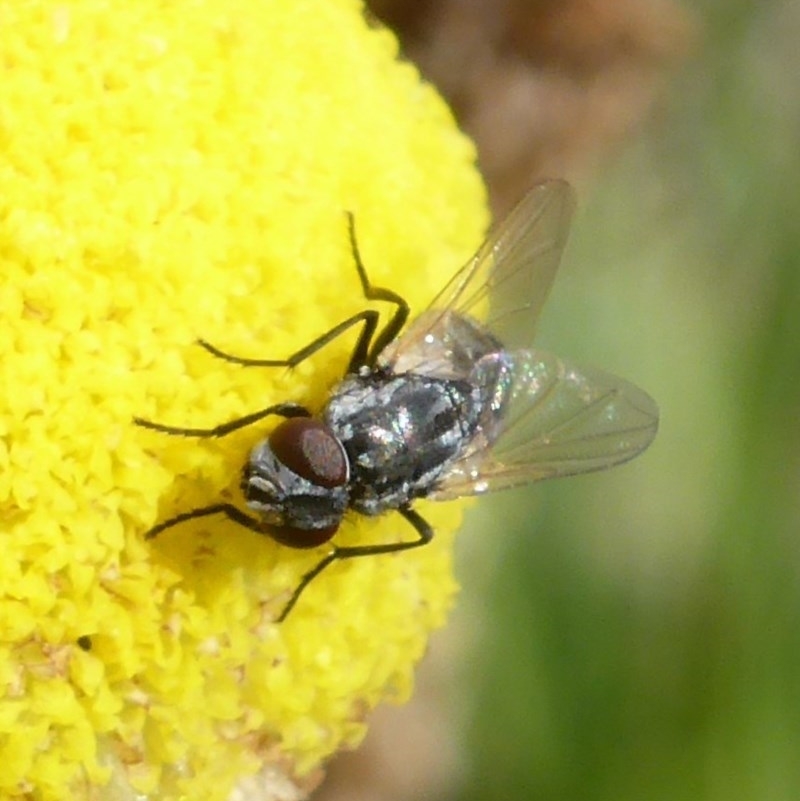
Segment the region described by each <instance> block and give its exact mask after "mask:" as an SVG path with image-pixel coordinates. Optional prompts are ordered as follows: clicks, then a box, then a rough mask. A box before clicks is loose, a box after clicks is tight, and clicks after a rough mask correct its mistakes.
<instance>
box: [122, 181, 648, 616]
mask: <svg viewBox="0 0 800 801" xmlns="http://www.w3.org/2000/svg"><path fill="white" fill-rule="evenodd" d="M574 206H575V199H574V192H573V190H572V188H571V187H570V185H569V184H567V183H566V182H564V181H560V180H553V181H546V182H544V183H541V184H538V185H537V186H535V187H534V188H533V189H532V190H531V191H530V192H529V193H528V195H527V196H526V197H525V198H524V199H523V200H522V202H521V203H520V204H519V205H518V206H517V207H516V208H515V209H514V210H513V211H512V212H511V214H510V215H509V217H508V218H507V219H506V220H505V221H504V222H503V223H502V224H501V225H499V226H498V227H497V228H496V229H495V230H494V232H493V233H492V234H491V235H490V236H489V238H488V239H487V241H486V242H485V243H484V244H483V245H482V246H481V248H480V249H479V250H478V252H477V253H476V254H475V256H474V257H473V258H472V259H470V261H468V262H467V264H466V265H465V266H464V267H462V268H461V269H460V270H459V271H458V272H457V273H456V274H455V275H454V276H453V278H452V279H451V280H450V282H449V283H448V284H447V285H446V286H445V287H444V289H443V290H442V291H441V292H440V293H439V294H438V295H437V296H436V298H435V299H434V300H433V302H432V303H431V304H430V306H429V307H428V308H427V309H426V310H425V311H423V312H422V313H421V314H420V315H419V316H418V317H416V318H415V319H414V320H412V321H411V322H410V324H409V325H408V326H407V327H406V323H407V321H408V317H409V306H408V304H407V303H406V301H405V300H404V299H403V298H402V297H400V295H398V294H397V293H395V292H393V291H391V290H389V289H385V288H381V287H377V286H373V285H372V284H371V283H370V281H369V278H368V276H367V271H366V269H365V267H364V265H363V263H362V261H361V256H360V254H359V250H358V245H357V242H356V236H355V226H354V220H353V216H352V215H351V214H349V215H348V222H349V235H350V244H351V248H352V254H353V261H354V264H355V268H356V271H357V273H358V277H359V280H360V282H361V287H362V290H363V293H364V297H365V298H366V299H367V300H370V301H385V302H388V303H390V304H392V305H393V306H394V310H393V312H392V314H391V315H390V316H389V318H388V320H387V321H386V322H385V323H384V324H383V325H382V326H381V325H380V317H379V314H378V312H377V311H375V310H372V309H366V310H363V311H360V312H358V313H357V314H354V315H353V316H351V317H349V318H348V319H346V320H344V321H342V322H341V323H339V324H338V325H336V326H334V327H333V328H332V329H331V330H329V331H327V332H325V333H324V334H322V335H321V336H319V337H317V338H316V339H315V340H314V341H313V342H311V343H309V344H308V345H306V346H305V347H303V348H301V349H300V350H298V351H297V352H296V353H294V354H292V355H291V356H289V357H288V358H286V359H246V358H240V357H237V356H232V355H230V354H228V353H225V352H224V351H221V350H219V349H218V348H216V347H214V346H213V345H211V344H209V343H208V342H205V341H202V340H201V341H200V342H199V344H200V345H201V346H202V347H203V348H205V350H206V351H208V352H209V353H211V354H213V355H214V356H216V357H219V358H221V359H225V360H226V361H228V362H232V363H234V364H238V365H242V366H245V367H290V368H291V367H295V366H296V365H298V364H299V363H300V362H302V361H304V360H305V359H307V358H308V357H309V356H311V355H313V354H314V353H316V352H317V351H318V350H319V349H320V348H322V347H324V346H325V345H326V344H328V343H329V342H331V341H332V340H334V339H335V338H337V337H338V336H340V335H341V334H343V333H344V332H346V331H348V330H349V329H351V328H360V332H359V336H358V339H357V341H356V344H355V347H354V349H353V351H352V355H351V357H350V362H349V365H348V367H347V370H346V371H345V375H344V377H343V379H342V380H341V381H340V382H339V383H338V384H337V385H336V386H335V387H334V388H333V389H332V391H331V393H330V396H329V397H328V400H327V402H326V404H325V406H324V408H323V409H322V411H321V413H320V414H319V415H317V416H315V415H312V413H311V411H310V410H309V409H307V408H306V407H305V406H303V405H301V404H298V403H293V402H286V403H278V404H274V405H271V406H268V407H266V408H264V409H260V410H259V411H256V412H253V413H251V414H248V415H245V416H244V417H241V418H238V419H235V420H231V421H230V422H227V423H223V424H221V425H218V426H216V427H214V428H208V429H203V428H177V427H173V426H167V425H162V424H160V423H154V422H151V421H148V420H143V419H141V418H136V420H135V422H136V423H137V424H138V425H140V426H143V427H145V428H149V429H153V430H156V431H161V432H164V433H167V434H175V435H180V436H189V437H224V436H225V435H227V434H230V433H231V432H232V431H237V430H239V429H241V428H244V427H246V426H250V425H252V424H254V423H256V422H258V421H259V420H262V419H263V418H266V417H268V416H272V415H275V416H278V417H281V418H283V420H282V421H281V422H280V423H278V425H277V426H276V427H275V428H274V429H273V431H272V432H271V433H270V434H268V435H267V437H266V438H264V439H261V440H259V441H258V442H257V443H256V445H255V447H254V448H253V449H252V451H251V453H250V456H249V458H248V460H247V462H246V464H245V466H244V469H243V471H242V476H241V489H242V493H243V496H244V502H245V504H244V505H245V507H246V511H245V510H243V509H241V508H240V507H239V506H237V505H234V504H232V503H227V502H219V503H214V504H211V505H209V506H205V507H202V508H199V509H193V510H191V511H188V512H184V513H183V514H179V515H177V516H175V517H172V518H170V519H169V520H166V521H164V522H162V523H159V524H158V525H156V526H155V527H154V528H152V529H150V531H149V532H148V533H147V535H146V536H147V537H148V538H153V537H155V536H157V535H158V534H160V533H161V532H163V531H165V530H166V529H168V528H172V527H173V526H175V525H177V524H179V523H182V522H184V521H187V520H191V519H195V518H200V517H208V516H212V515H223V516H227V517H228V518H229V519H231V520H233V521H234V522H236V523H238V524H240V525H242V526H244V527H246V528H248V529H251V530H252V531H255V532H257V533H258V534H264V535H268V536H270V537H272V538H273V539H274V540H276V541H277V542H278V543H280V544H281V545H285V546H288V547H291V548H316V547H318V546H322V545H324V544H326V543H329V541H330V540H331V538H332V537H333V536H334V534H335V533H336V531H337V529H338V528H339V526H340V525H341V523H342V520H343V517H344V515H345V512H346V511H347V510H348V509H352V510H354V511H355V512H358V513H360V514H363V515H367V516H374V515H380V514H383V513H385V512H389V511H396V512H398V513H399V514H400V515H401V516H402V517H404V518H405V520H406V521H407V522H408V523H409V524H410V526H411V528H412V529H413V530H414V532H415V534H416V538H415V539H413V540H402V541H395V542H388V543H374V544H365V545H356V546H347V547H345V546H339V545H335V544H331V545H329V546H328V550H327V553H326V554H325V555H324V556H322V557H321V559H320V561H319V562H318V563H317V564H316V566H315V567H314V568H313V569H311V570H310V571H309V572H308V573H306V574H305V576H303V578H302V579H301V580H300V582H299V584H298V586H297V587H296V588H295V589H294V591H293V593H292V595H291V597H290V598H289V600H288V602H287V603H286V605H285V606H284V608H283V610H282V612H281V613H280V616H279V617H278V618H277V619H278V621H283V620H284V619H285V618H286V616H287V615H288V614H289V612H290V611H291V610H292V609H293V608H294V606H295V604H296V603H297V601H298V599H299V598H300V596H301V594H302V593H303V591H304V590H305V589H306V588H307V587H308V585H309V584H310V583H311V582H312V581H313V580H314V579H315V578H316V577H317V576H319V575H320V573H322V571H323V570H325V569H326V568H327V567H328V566H329V565H331V564H332V563H333V562H336V561H340V560H344V559H353V558H357V557H364V556H375V555H379V554H388V553H396V552H398V551H405V550H408V549H410V548H416V547H419V546H421V545H424V544H426V543H428V542H430V541H431V539H432V538H433V530H432V528H431V526H430V525H429V523H428V522H427V521H426V520H425V519H424V518H423V517H422V515H421V514H420V513H419V512H417V511H416V510H415V509H414V502H415V501H416V500H417V499H418V498H429V499H432V500H450V499H453V498H458V497H462V496H465V495H475V494H480V493H483V492H488V491H493V490H500V489H506V488H509V487H515V486H518V485H520V484H527V483H529V482H534V481H539V480H541V479H545V478H553V477H557V476H568V475H574V474H578V473H586V472H589V471H592V470H602V469H604V468H608V467H611V466H612V465H616V464H619V463H621V462H625V461H627V460H629V459H632V458H633V457H634V456H636V455H637V454H639V453H640V452H641V451H643V450H644V449H645V448H646V447H647V446H648V445H649V444H650V442H651V440H652V439H653V437H654V436H655V433H656V429H657V426H658V409H657V407H656V404H655V403H654V401H653V400H652V399H651V398H650V397H649V396H648V395H647V394H646V393H645V392H643V391H642V390H641V389H638V388H637V387H635V386H633V385H632V384H629V383H628V382H627V381H624V380H623V379H621V378H617V377H616V376H613V375H610V374H608V373H604V372H601V371H598V370H585V369H578V368H576V367H574V366H572V365H571V364H569V363H567V362H565V361H563V360H561V359H559V358H558V357H556V356H553V355H551V354H549V353H546V352H544V351H541V350H538V349H535V348H533V347H532V345H531V342H532V338H533V331H534V327H535V325H536V322H537V319H538V317H539V314H540V312H541V309H542V306H543V304H544V301H545V298H546V297H547V294H548V292H549V290H550V287H551V285H552V282H553V279H554V276H555V272H556V269H557V267H558V262H559V260H560V256H561V252H562V250H563V248H564V245H565V242H566V238H567V231H568V227H569V223H570V219H571V216H572V212H573V210H574ZM404 328H405V330H403V329H404Z"/></svg>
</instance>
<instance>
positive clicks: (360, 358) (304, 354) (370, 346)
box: [197, 212, 410, 373]
mask: <svg viewBox="0 0 800 801" xmlns="http://www.w3.org/2000/svg"><path fill="white" fill-rule="evenodd" d="M347 226H348V233H349V236H350V249H351V251H352V253H353V261H354V263H355V265H356V272H357V273H358V279H359V281H360V282H361V290H362V292H363V293H364V297H365V298H366V299H367V300H380V301H386V302H387V303H394V304H395V306H396V307H397V308H396V309H395V311H394V314H392V316H391V318H390V319H389V322H388V323H386V325H385V326H384V327H383V328H382V329H381V330H380V331H379V332H378V333H377V336H376V331H377V329H378V322H379V316H378V312H376V311H374V310H372V309H366V310H364V311H361V312H358V313H357V314H354V315H353V316H352V317H348V318H347V319H346V320H343V321H342V322H341V323H339V324H338V325H335V326H334V327H333V328H331V329H330V331H326V332H325V333H324V334H322V335H321V336H318V337H317V338H316V339H315V340H313V341H312V342H310V343H309V344H308V345H306V346H305V347H303V348H300V350H298V351H297V352H296V353H293V354H292V355H291V356H289V357H288V358H286V359H244V358H241V357H239V356H233V355H231V354H230V353H226V352H225V351H222V350H220V349H219V348H217V347H215V346H214V345H212V344H211V343H209V342H207V341H206V340H204V339H200V340H198V343H197V344H198V345H200V347H202V348H204V349H205V350H207V351H208V352H209V353H210V354H211V355H212V356H216V357H217V358H219V359H224V360H225V361H226V362H231V363H232V364H240V365H242V366H243V367H290V368H291V367H296V366H297V365H298V364H300V362H302V361H305V360H306V359H307V358H309V356H313V355H314V354H315V353H316V352H317V351H318V350H320V349H321V348H324V347H325V345H327V344H328V343H329V342H332V341H333V340H334V339H336V338H337V337H338V336H340V335H341V334H343V333H344V332H345V331H347V330H348V329H349V328H352V327H353V326H354V325H357V324H358V323H360V322H363V323H364V327H363V328H362V329H361V333H360V334H359V335H358V341H357V342H356V344H355V347H354V348H353V353H352V354H351V356H350V363H349V364H348V366H347V372H348V373H356V372H358V369H359V368H360V367H364V366H365V365H366V366H369V367H373V366H374V365H375V360H376V359H377V357H378V354H379V353H380V352H381V351H382V350H383V349H384V348H385V347H386V346H387V345H388V344H389V343H390V342H392V341H393V340H394V339H395V338H396V337H397V335H398V334H399V333H400V331H401V330H402V328H403V326H404V325H405V323H406V320H407V319H408V315H409V312H410V309H409V305H408V303H407V302H406V300H405V299H404V298H402V297H401V296H400V295H398V294H397V293H396V292H393V291H392V290H391V289H385V288H384V287H379V286H373V285H372V284H371V283H370V280H369V276H368V275H367V270H366V268H365V267H364V263H363V262H362V261H361V253H360V251H359V249H358V242H357V240H356V224H355V218H354V217H353V214H352V213H351V212H347Z"/></svg>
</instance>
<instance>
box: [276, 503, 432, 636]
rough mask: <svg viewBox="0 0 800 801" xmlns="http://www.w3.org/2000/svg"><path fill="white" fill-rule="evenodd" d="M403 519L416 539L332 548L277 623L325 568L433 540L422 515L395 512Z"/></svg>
mask: <svg viewBox="0 0 800 801" xmlns="http://www.w3.org/2000/svg"><path fill="white" fill-rule="evenodd" d="M397 511H398V512H400V514H401V515H403V517H404V518H405V519H406V520H408V522H409V523H411V525H412V526H413V527H414V530H415V531H416V532H417V535H418V538H417V539H416V540H410V541H407V542H386V543H382V544H378V545H354V546H351V547H345V548H340V547H338V546H336V547H334V548H333V550H332V551H331V552H330V553H329V554H328V555H327V556H326V557H325V558H324V559H322V560H320V561H319V562H318V563H317V564H316V565H315V566H314V567H313V568H311V570H309V571H308V573H306V574H305V575H304V576H303V578H302V579H300V583H299V584H298V585H297V587H296V588H295V591H294V592H293V593H292V597H291V598H290V599H289V601H288V603H287V604H286V606H284V607H283V611H282V612H281V614H280V617H279V618H278V623H282V622H283V621H284V620H286V617H287V615H288V614H289V612H291V611H292V609H294V606H295V604H296V603H297V602H298V601H299V600H300V596H301V595H302V594H303V591H304V590H305V589H306V587H308V585H309V584H310V583H311V582H312V581H313V580H314V579H315V578H316V577H317V576H318V575H319V574H320V573H322V571H323V570H325V568H326V567H328V566H330V565H332V564H333V563H334V562H338V561H339V560H341V559H356V558H358V557H361V556H379V555H381V554H387V553H397V552H398V551H408V550H410V549H411V548H419V547H420V545H427V544H428V543H429V542H430V541H431V540H432V539H433V529H432V528H431V525H430V523H428V521H427V520H425V518H424V517H422V515H420V514H418V513H417V512H415V511H414V510H413V509H411V508H410V507H403V508H401V509H398V510H397Z"/></svg>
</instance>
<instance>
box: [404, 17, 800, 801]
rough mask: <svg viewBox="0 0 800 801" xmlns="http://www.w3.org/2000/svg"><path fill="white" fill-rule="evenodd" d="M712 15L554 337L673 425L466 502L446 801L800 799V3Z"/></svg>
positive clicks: (553, 320) (592, 227)
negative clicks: (577, 466) (619, 461)
mask: <svg viewBox="0 0 800 801" xmlns="http://www.w3.org/2000/svg"><path fill="white" fill-rule="evenodd" d="M696 10H697V13H698V17H699V19H700V22H701V25H702V26H703V30H702V32H701V40H700V41H699V43H698V45H697V47H696V49H695V53H694V55H693V56H692V57H691V58H690V59H689V61H688V62H687V63H686V64H685V65H684V67H683V70H682V72H681V74H680V75H678V76H677V77H676V78H675V80H674V81H673V82H672V85H671V90H670V97H671V99H670V101H669V103H668V106H667V108H666V110H662V112H661V113H660V114H659V116H658V119H656V120H652V121H651V122H650V123H649V125H648V128H647V130H645V131H644V132H643V135H642V136H640V137H638V138H637V141H636V144H634V145H633V146H632V147H631V148H628V149H627V150H626V151H625V152H624V153H623V154H622V155H621V157H620V158H619V159H618V160H617V161H616V162H615V163H614V164H613V166H611V167H610V168H606V172H605V173H604V174H603V175H602V176H600V179H599V180H598V181H597V182H596V183H595V185H594V190H593V192H592V194H591V196H589V197H582V199H581V212H580V213H579V215H578V218H577V219H576V221H575V225H574V228H573V236H572V239H571V242H570V245H569V246H568V249H567V254H566V257H565V261H564V264H563V268H562V271H561V274H560V276H559V279H558V281H557V285H556V289H555V291H554V293H553V295H552V297H551V299H550V301H549V305H548V309H547V310H546V312H545V315H544V319H543V321H542V329H541V337H540V341H541V343H542V344H543V346H545V347H547V348H548V349H550V350H553V351H555V352H557V353H558V354H560V355H562V356H565V357H568V358H570V359H571V360H574V361H577V362H578V363H590V364H596V365H598V366H602V367H603V368H605V369H608V370H611V371H613V372H616V373H618V374H620V375H622V376H624V377H626V378H628V379H629V380H632V381H634V382H635V383H637V384H640V385H641V386H642V387H644V388H646V389H647V390H648V391H649V392H650V393H651V394H652V395H653V396H654V397H655V398H656V400H657V401H658V403H659V405H660V408H661V427H660V431H659V435H658V437H657V439H656V441H655V443H654V445H653V446H652V447H651V449H650V450H649V451H648V452H647V453H646V454H645V455H644V456H642V457H640V458H639V459H637V460H636V461H635V462H632V463H630V464H628V465H625V466H623V467H620V468H617V469H615V470H614V471H611V472H608V473H600V474H595V475H592V476H586V477H581V478H575V479H569V480H564V481H560V482H552V483H545V484H541V485H538V486H536V487H533V488H529V489H526V490H524V491H520V492H516V493H514V494H512V495H505V496H501V497H496V498H494V499H486V500H485V501H481V503H480V504H479V505H478V506H477V507H476V509H475V510H474V511H473V513H472V514H471V516H470V523H469V526H468V529H470V530H471V531H470V530H468V531H466V532H465V534H464V536H462V537H461V545H462V546H463V547H462V550H461V554H460V563H459V566H458V575H459V577H460V579H461V581H462V584H463V585H464V586H465V587H466V588H468V589H467V591H465V592H464V594H463V596H462V599H463V604H462V607H461V609H460V611H459V612H458V613H457V618H458V619H459V620H460V623H461V625H462V626H466V627H470V628H472V629H474V627H475V626H476V624H480V627H481V630H480V632H479V633H478V634H476V635H475V637H474V643H473V646H472V650H471V651H470V652H469V655H468V657H467V658H466V662H465V664H463V665H461V666H460V667H459V668H458V669H457V672H459V673H460V675H461V676H462V678H463V679H464V684H465V685H466V686H468V687H469V688H470V690H469V692H468V693H467V697H466V699H465V698H464V697H462V696H460V697H459V699H458V700H457V704H458V705H459V707H460V708H461V709H462V712H463V716H464V719H463V725H462V737H463V740H464V743H465V746H466V748H467V749H468V751H467V753H468V756H467V761H466V771H467V773H466V775H465V777H464V781H463V785H462V786H461V788H460V789H458V790H454V791H453V794H452V796H451V799H452V801H484V799H492V800H493V801H499V799H541V800H542V801H557V800H560V799H569V800H570V801H572V800H573V799H581V800H582V801H601V800H603V801H605V799H609V800H610V799H613V800H614V801H627V799H631V800H633V799H636V801H643V800H645V799H646V800H647V801H658V800H659V799H665V800H666V799H669V801H679V800H680V799H697V800H698V801H736V800H737V799H748V801H752V799H759V800H760V799H764V800H765V801H782V799H787V801H789V800H791V801H797V799H800V578H799V577H798V576H799V575H800V514H798V512H800V499H799V496H798V484H800V226H799V225H798V217H799V216H800V9H798V7H797V4H796V3H788V2H786V3H778V2H762V3H759V4H753V5H749V4H744V3H740V2H728V3H724V2H705V3H701V4H697V6H696ZM481 587H483V590H484V593H485V595H484V596H482V597H481V596H480V588H481ZM459 620H457V621H456V625H458V623H459ZM462 686H463V685H462ZM454 692H457V691H456V690H454ZM410 769H412V770H413V767H411V766H410Z"/></svg>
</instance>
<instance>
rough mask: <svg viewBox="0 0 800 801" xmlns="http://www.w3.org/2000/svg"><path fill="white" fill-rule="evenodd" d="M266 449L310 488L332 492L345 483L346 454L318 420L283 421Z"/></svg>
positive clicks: (298, 418) (346, 469)
mask: <svg viewBox="0 0 800 801" xmlns="http://www.w3.org/2000/svg"><path fill="white" fill-rule="evenodd" d="M269 446H270V448H271V449H272V452H273V453H274V454H275V456H276V458H277V459H278V460H279V461H280V462H281V463H282V464H284V465H286V467H288V468H289V469H290V470H291V471H292V472H293V473H296V474H297V475H298V476H300V477H301V478H304V479H306V480H307V481H310V482H311V483H312V484H316V485H317V486H319V487H327V488H332V487H341V486H342V485H343V484H346V483H347V479H348V477H349V466H348V463H347V454H346V453H345V452H344V448H343V447H342V443H341V442H339V440H338V439H336V437H335V436H334V435H333V432H332V431H331V430H330V428H328V426H326V425H325V424H324V423H322V422H320V421H319V420H312V419H311V418H308V417H290V418H289V419H288V420H284V421H283V422H282V423H281V424H280V425H279V426H278V427H277V428H276V429H275V430H274V431H273V432H272V433H271V434H270V436H269Z"/></svg>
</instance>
